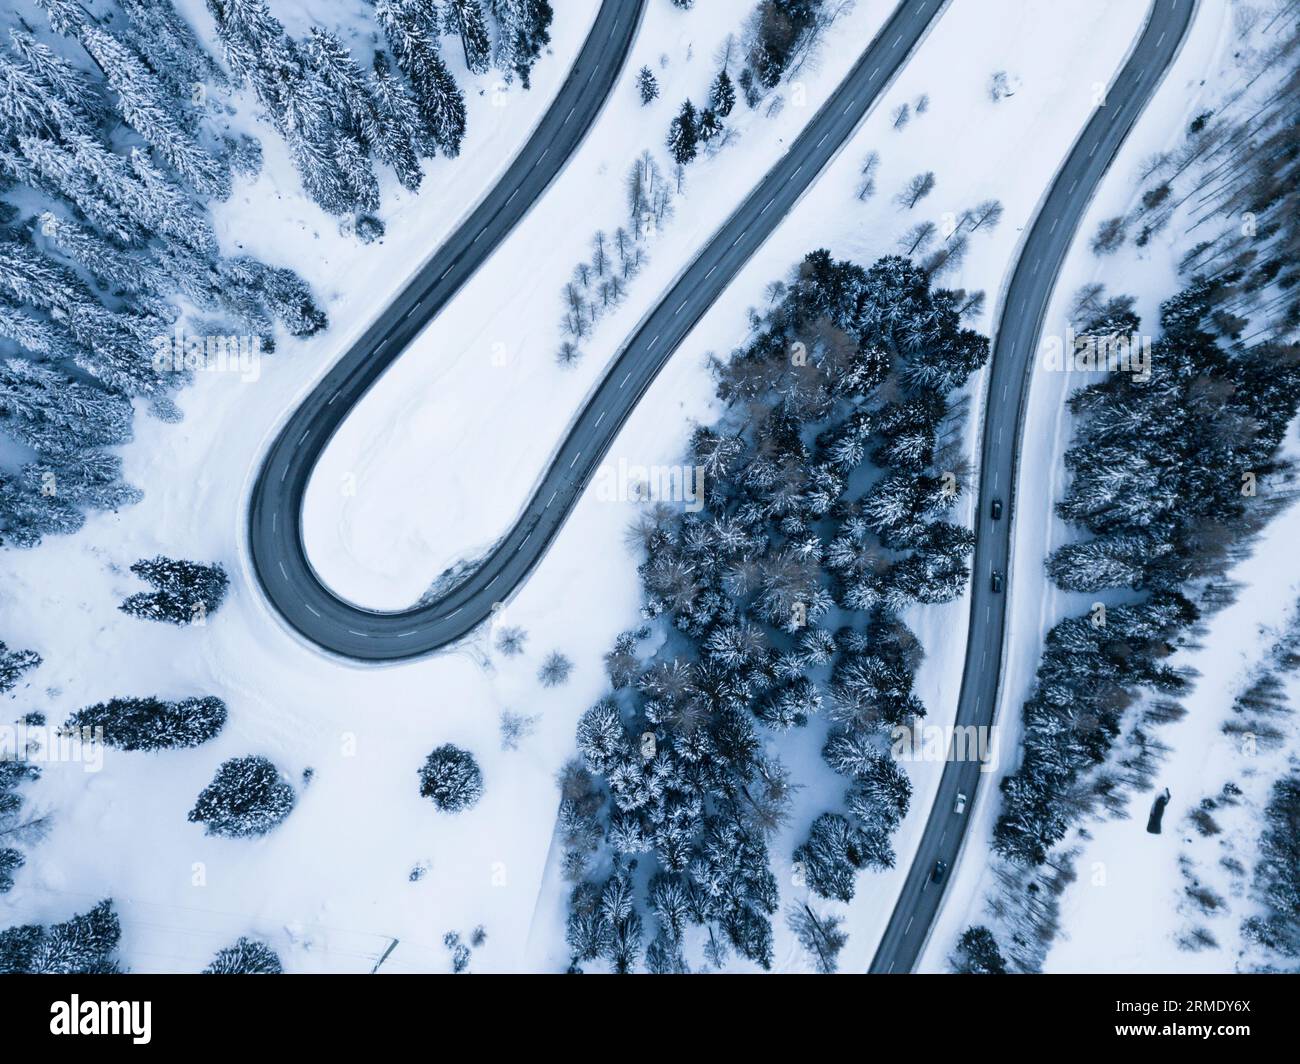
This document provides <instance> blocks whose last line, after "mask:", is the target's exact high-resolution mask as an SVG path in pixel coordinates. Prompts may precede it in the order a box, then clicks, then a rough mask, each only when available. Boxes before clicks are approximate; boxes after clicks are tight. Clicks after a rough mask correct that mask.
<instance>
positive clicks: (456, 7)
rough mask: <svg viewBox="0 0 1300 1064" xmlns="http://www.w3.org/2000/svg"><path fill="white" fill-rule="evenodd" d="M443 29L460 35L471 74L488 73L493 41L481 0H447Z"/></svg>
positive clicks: (444, 7)
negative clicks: (489, 33) (489, 34)
mask: <svg viewBox="0 0 1300 1064" xmlns="http://www.w3.org/2000/svg"><path fill="white" fill-rule="evenodd" d="M442 18H443V31H444V32H445V33H454V34H457V35H458V36H459V37H460V43H461V47H462V49H463V51H464V53H465V67H466V68H467V69H468V70H469V72H470V73H471V74H486V73H487V70H488V64H489V62H490V61H491V52H492V41H491V39H490V38H489V36H488V28H487V20H486V18H484V16H483V6H482V4H480V3H479V0H445V3H444V5H443V9H442Z"/></svg>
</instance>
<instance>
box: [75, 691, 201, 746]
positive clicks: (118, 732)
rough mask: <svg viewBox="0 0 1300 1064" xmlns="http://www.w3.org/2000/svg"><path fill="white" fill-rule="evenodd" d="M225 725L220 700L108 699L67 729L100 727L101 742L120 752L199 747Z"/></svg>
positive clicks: (80, 713) (79, 712)
mask: <svg viewBox="0 0 1300 1064" xmlns="http://www.w3.org/2000/svg"><path fill="white" fill-rule="evenodd" d="M225 723H226V704H225V703H224V702H223V701H222V700H221V699H219V698H213V697H207V698H185V699H182V700H181V701H179V702H164V701H163V700H162V699H160V698H153V697H145V698H111V699H109V700H108V701H107V702H98V703H96V704H95V705H93V706H87V707H86V708H85V709H79V710H77V712H75V713H73V714H72V716H70V717H69V718H68V720H67V722H66V724H65V727H68V728H90V729H95V728H102V729H103V736H104V740H103V741H104V742H105V743H107V744H108V745H109V746H115V747H117V748H118V749H120V750H170V749H184V748H187V747H192V746H199V745H201V744H203V743H206V742H207V741H208V740H209V739H211V738H213V737H214V736H215V735H216V734H217V733H218V732H220V731H221V729H222V728H223V727H224V726H225Z"/></svg>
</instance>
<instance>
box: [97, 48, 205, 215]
mask: <svg viewBox="0 0 1300 1064" xmlns="http://www.w3.org/2000/svg"><path fill="white" fill-rule="evenodd" d="M80 40H81V44H82V47H84V48H85V49H86V51H87V52H88V53H89V54H90V56H91V58H92V59H94V60H95V63H96V65H98V67H99V68H100V70H101V71H103V74H104V78H105V80H106V81H107V82H108V85H109V87H110V88H111V89H112V90H113V92H114V94H115V95H116V97H117V99H116V107H117V110H118V112H119V113H120V114H121V115H122V117H123V118H124V119H125V120H126V123H127V124H128V125H129V126H130V127H131V128H132V129H134V130H135V131H136V132H137V133H139V134H140V136H141V137H143V138H144V141H145V143H146V144H148V145H149V146H150V147H151V148H153V150H154V151H156V152H157V153H158V155H160V156H161V157H162V158H163V159H165V160H166V161H167V164H168V165H169V166H170V167H171V168H172V169H173V170H174V171H175V172H176V173H177V174H178V175H179V176H180V178H181V180H182V181H184V182H185V183H186V184H187V185H189V186H190V187H191V188H193V189H194V190H195V191H197V192H199V193H201V194H202V195H205V196H211V197H213V198H215V199H220V200H224V199H227V198H229V196H230V168H229V165H228V164H227V163H225V162H224V161H223V160H221V159H219V158H217V157H216V156H213V155H211V154H210V153H209V152H207V151H206V150H205V149H204V148H203V147H202V146H201V145H200V144H199V143H198V141H197V140H196V139H195V138H194V136H193V134H192V133H191V132H190V131H189V130H188V129H186V127H185V124H184V120H180V119H178V118H177V117H176V114H175V113H174V112H175V110H176V108H177V102H176V99H175V97H174V96H172V95H171V94H170V93H169V92H168V91H167V89H166V87H165V86H164V84H163V83H162V82H161V81H160V80H159V79H158V77H157V76H156V75H155V74H154V73H153V72H152V71H151V70H150V69H149V68H148V67H147V66H146V65H145V64H144V62H143V61H142V60H141V59H140V57H139V56H138V55H137V54H136V53H135V52H134V51H133V50H132V49H131V47H130V46H129V45H127V44H125V43H123V42H122V41H120V40H118V39H117V38H116V37H115V36H113V34H111V33H109V32H108V31H106V30H104V29H102V28H101V27H99V26H95V25H92V24H86V25H85V26H84V27H83V28H82V30H81V33H80Z"/></svg>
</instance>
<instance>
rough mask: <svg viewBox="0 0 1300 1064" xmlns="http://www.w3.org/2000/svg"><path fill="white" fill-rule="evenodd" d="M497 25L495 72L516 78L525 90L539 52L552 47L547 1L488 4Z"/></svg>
mask: <svg viewBox="0 0 1300 1064" xmlns="http://www.w3.org/2000/svg"><path fill="white" fill-rule="evenodd" d="M489 4H490V6H491V11H492V17H493V18H494V19H495V20H496V23H497V49H496V64H497V68H498V69H499V70H501V71H502V72H503V73H505V74H506V75H515V76H518V78H519V82H520V84H521V85H523V87H524V88H525V89H527V88H528V87H529V77H530V75H531V73H532V69H533V66H534V65H535V64H536V62H537V59H538V57H539V56H540V55H541V54H542V49H543V48H545V47H546V46H547V45H548V44H550V43H551V20H552V19H553V18H554V17H555V13H554V11H552V9H551V5H550V3H549V0H489Z"/></svg>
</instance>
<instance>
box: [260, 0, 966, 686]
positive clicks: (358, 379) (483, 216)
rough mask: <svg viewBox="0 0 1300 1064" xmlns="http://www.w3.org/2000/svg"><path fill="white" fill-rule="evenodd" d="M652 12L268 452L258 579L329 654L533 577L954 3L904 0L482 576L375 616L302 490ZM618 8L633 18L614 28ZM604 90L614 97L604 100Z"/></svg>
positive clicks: (647, 323)
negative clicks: (715, 314)
mask: <svg viewBox="0 0 1300 1064" xmlns="http://www.w3.org/2000/svg"><path fill="white" fill-rule="evenodd" d="M640 7H641V3H640V2H638V4H637V8H636V11H635V12H629V10H628V2H627V0H622V2H621V0H606V2H605V4H604V5H603V7H602V9H601V12H600V14H599V15H598V17H597V22H596V26H595V28H593V30H592V32H591V36H590V37H589V38H588V41H587V44H586V45H585V46H584V48H583V51H582V54H581V55H580V56H579V59H578V62H577V63H576V64H575V66H574V69H573V72H572V73H571V74H570V75H569V80H568V81H567V82H566V83H565V86H564V88H563V89H562V90H561V93H560V97H559V99H558V101H557V104H556V105H555V106H554V107H552V109H551V111H550V112H548V114H547V117H546V118H545V119H544V120H543V123H542V125H541V126H540V127H539V128H538V131H537V133H535V134H534V136H533V138H532V140H530V141H529V144H528V145H527V146H526V147H525V148H524V150H523V152H521V154H520V157H519V159H518V160H517V161H516V162H515V164H514V165H513V166H512V167H511V169H510V171H509V173H508V174H507V175H506V177H505V178H504V179H503V180H502V181H501V183H500V184H499V185H498V186H497V187H496V188H495V189H494V190H493V192H492V194H491V195H490V196H488V197H487V199H486V200H485V201H484V203H483V204H482V205H481V206H480V207H479V208H478V209H477V210H476V211H475V212H474V214H473V215H471V216H470V219H469V220H468V221H467V222H466V223H465V224H464V225H463V226H462V227H461V228H460V229H459V230H458V231H457V232H456V234H455V235H454V236H453V237H452V238H451V239H450V240H449V241H448V242H447V245H446V246H445V247H444V248H443V249H442V250H440V251H439V252H438V254H437V256H435V258H434V259H433V261H431V262H430V264H429V265H428V266H427V267H425V268H424V270H422V271H421V274H420V277H419V279H417V281H416V282H415V283H414V284H412V285H411V286H410V287H409V288H408V289H407V290H406V291H404V292H403V293H402V294H401V295H400V296H399V297H398V298H397V299H396V300H395V301H394V303H393V305H392V306H390V307H389V308H388V309H387V310H386V311H385V312H384V314H383V315H382V316H381V317H380V319H379V320H378V321H377V322H376V323H375V325H374V326H372V327H371V329H370V330H369V331H368V332H367V333H366V335H365V336H363V337H362V338H361V340H360V341H358V343H357V344H356V345H355V346H354V347H353V348H352V350H350V351H349V352H348V353H347V354H346V355H345V356H344V357H343V359H342V360H341V361H340V362H339V364H338V365H337V366H335V367H334V369H332V370H331V371H330V372H329V374H328V375H327V376H326V377H325V378H324V379H323V380H322V382H321V383H320V385H319V386H318V387H317V388H316V389H315V390H314V391H313V392H312V393H311V395H310V396H309V397H308V398H307V400H306V401H305V402H304V403H303V404H302V406H300V407H299V408H298V409H297V410H296V411H295V412H294V413H293V415H292V416H291V417H290V418H289V420H288V422H287V423H286V425H285V426H284V428H283V429H282V430H281V432H280V434H279V435H278V436H277V438H276V440H275V442H274V443H272V445H271V447H270V450H269V451H268V452H267V455H266V458H265V460H264V462H263V465H262V467H261V470H260V471H259V473H258V476H257V479H256V481H255V483H254V485H253V490H252V497H251V499H250V502H249V531H248V534H249V553H250V560H251V562H252V566H253V570H254V573H255V574H256V576H257V578H258V580H259V582H260V583H261V585H262V589H263V591H264V592H265V594H266V596H267V598H268V599H269V600H270V602H271V603H272V605H273V606H274V608H275V609H276V610H277V611H278V612H279V613H280V615H281V617H282V618H283V619H284V620H285V621H286V622H287V623H288V625H289V626H290V627H292V628H293V629H294V630H295V631H297V632H298V633H299V634H300V635H301V636H303V637H304V638H306V639H307V640H309V641H310V642H312V643H315V644H316V645H317V646H319V647H321V648H323V649H325V650H327V651H330V652H332V653H334V654H338V655H340V656H343V657H347V658H352V659H356V660H361V661H370V662H390V661H399V660H402V659H405V658H413V657H418V656H420V655H422V654H427V653H429V652H430V651H433V650H436V649H438V648H439V647H443V646H446V645H447V644H449V643H452V642H455V641H456V640H458V639H460V638H462V637H463V636H464V635H466V634H467V633H468V632H470V631H471V630H472V629H473V628H475V627H476V626H477V625H479V624H480V623H482V621H483V620H484V619H485V618H487V617H488V616H489V615H490V614H491V612H492V607H493V606H494V605H495V604H496V603H498V602H500V601H502V600H504V599H505V598H506V597H507V596H508V595H509V594H510V593H511V592H512V591H513V590H514V589H515V588H516V587H518V586H519V585H520V584H521V583H522V582H523V580H524V579H525V577H527V575H528V574H529V572H530V571H531V570H532V569H533V567H534V566H535V565H536V564H537V563H538V561H540V559H541V558H542V556H543V554H544V553H545V552H546V549H547V547H548V546H549V545H550V544H551V542H552V541H553V540H554V538H555V536H556V534H557V533H558V532H559V530H560V528H561V527H562V526H563V524H564V522H565V519H566V518H567V517H568V515H569V513H570V511H571V510H572V508H573V506H574V505H575V503H576V502H577V500H578V498H579V497H580V496H581V494H582V491H583V488H584V487H585V486H586V484H587V483H588V481H589V480H590V479H591V477H592V476H593V475H594V474H595V472H596V470H597V468H598V467H599V464H600V461H601V459H602V458H603V457H604V455H605V453H606V452H607V451H608V449H609V446H610V444H611V443H612V442H613V440H614V438H615V436H616V435H617V434H618V431H619V429H620V428H621V427H622V426H623V424H624V422H626V420H627V418H628V416H629V415H630V414H631V413H632V410H633V409H634V408H635V407H636V404H637V402H638V401H639V400H640V398H641V396H642V395H644V394H645V392H646V389H648V388H649V387H650V384H651V383H652V382H653V381H654V379H655V377H656V375H657V374H658V373H659V371H660V370H661V369H662V368H663V366H664V365H665V363H666V362H667V361H668V359H669V357H670V356H671V355H672V353H673V351H674V350H675V349H676V348H677V346H678V345H679V344H680V343H681V342H682V341H683V340H684V339H685V338H686V336H687V334H688V333H689V332H690V331H691V329H692V328H693V327H694V326H695V324H696V322H698V321H699V320H700V318H701V317H702V316H703V315H704V313H705V311H707V310H708V308H709V307H710V306H711V305H712V303H713V301H714V300H715V299H716V298H717V296H718V295H719V294H720V293H721V292H722V291H723V289H724V288H725V287H726V286H727V284H728V283H730V281H731V280H732V278H733V277H735V275H736V273H737V272H738V271H739V270H740V268H741V267H742V266H743V265H744V264H745V263H746V262H747V261H748V260H749V258H750V256H752V255H753V254H754V252H755V251H757V250H758V248H759V247H760V246H761V245H762V243H763V241H764V240H765V239H766V238H767V236H768V235H769V234H770V233H771V231H772V230H773V229H774V228H775V227H776V225H777V224H778V223H779V222H780V221H781V219H782V218H783V217H784V216H785V215H786V213H787V212H788V211H789V209H790V208H791V207H792V206H793V205H794V203H795V201H796V200H797V199H798V198H799V196H800V195H801V194H802V193H803V192H804V190H805V189H806V188H807V187H808V185H809V184H810V183H811V182H812V180H813V178H814V177H815V176H816V175H817V173H818V172H819V171H820V170H821V169H822V167H823V166H824V165H825V164H826V163H827V162H828V161H829V160H830V159H831V158H832V157H833V156H834V154H835V152H836V151H837V150H838V149H839V147H840V145H841V144H842V143H843V142H844V141H845V140H846V139H847V138H848V137H849V136H850V135H851V134H852V133H853V131H854V129H855V128H856V127H857V125H858V123H859V122H860V121H861V120H862V118H863V117H864V116H865V115H866V113H867V112H868V111H869V110H870V109H871V107H872V105H873V104H874V103H875V101H876V99H877V98H878V97H879V95H880V93H881V92H882V90H884V89H885V87H886V86H887V85H888V84H889V82H890V81H891V80H892V78H893V76H894V74H895V73H896V72H897V71H898V70H899V69H900V68H901V67H902V65H903V63H904V62H905V60H906V58H907V56H908V55H909V54H910V53H911V51H912V49H913V48H914V47H915V45H916V44H917V42H919V41H920V39H921V38H922V37H923V36H924V34H925V31H926V30H927V28H928V27H929V25H930V23H931V21H932V20H933V19H934V18H935V17H936V16H937V15H938V14H939V12H940V11H941V10H942V8H943V2H942V0H902V2H901V3H900V4H899V5H898V7H897V8H896V9H895V10H894V12H893V13H892V14H891V15H890V16H889V18H888V20H887V21H886V22H885V24H884V26H883V27H882V28H881V30H880V31H879V32H878V33H877V35H876V37H875V38H874V39H873V40H872V41H871V43H870V44H869V45H868V47H867V49H866V51H864V52H863V54H862V56H861V57H860V58H859V59H858V61H857V63H856V64H855V65H854V67H853V69H852V70H851V71H850V72H849V74H848V76H847V77H846V78H845V79H844V80H843V81H842V82H841V83H840V85H839V86H838V87H837V88H836V90H835V92H834V94H833V95H832V96H831V97H830V98H829V99H828V100H827V101H826V103H825V104H824V105H823V106H822V107H821V109H820V110H819V111H818V112H817V114H816V115H815V116H814V117H813V118H812V120H811V121H810V122H809V123H808V125H807V126H806V127H805V129H804V131H803V132H802V133H801V134H800V135H799V137H798V138H796V139H795V141H794V142H793V143H792V144H791V146H790V149H789V151H788V152H787V154H786V155H784V156H783V157H782V158H781V160H780V161H779V162H778V163H777V164H776V165H775V166H774V167H773V168H772V169H771V170H769V171H768V173H767V174H766V175H765V176H764V178H763V179H762V181H761V182H760V183H759V184H758V186H757V187H756V188H755V189H754V190H753V191H752V192H751V193H750V194H749V196H748V198H747V199H745V201H744V202H743V203H742V204H741V205H740V207H738V208H737V209H736V211H735V212H734V213H733V214H732V215H731V217H730V218H729V219H728V220H727V222H726V223H725V224H724V225H723V226H722V228H721V229H720V230H719V231H718V233H717V234H716V235H715V236H714V237H713V238H712V239H711V240H710V242H709V243H708V245H706V246H705V248H704V250H703V251H701V252H700V254H699V255H698V257H697V258H696V259H695V260H694V261H693V262H692V263H691V265H690V266H689V267H688V268H687V269H686V270H685V271H684V272H683V274H682V275H681V277H680V278H679V279H678V280H677V281H676V282H675V283H674V285H673V286H672V287H671V288H670V289H669V290H668V294H667V295H666V296H665V297H664V298H663V300H662V301H661V302H660V303H659V304H658V306H656V307H655V309H654V310H653V311H652V312H651V313H650V314H649V315H648V316H647V317H646V319H645V320H644V321H643V323H642V324H641V325H640V326H639V327H638V329H637V331H636V332H635V333H634V334H633V336H632V338H631V339H630V340H629V341H628V342H627V344H626V345H625V346H624V347H623V349H622V350H621V351H620V352H619V353H618V355H617V356H616V357H615V359H614V361H613V363H612V365H611V367H610V369H609V370H608V371H607V372H606V374H605V376H604V378H603V379H602V380H601V382H600V383H599V385H598V386H597V387H596V388H595V390H594V391H593V393H592V395H591V397H590V398H589V400H588V402H587V404H586V406H585V407H584V408H583V409H582V411H581V412H580V413H579V414H578V416H577V418H576V420H575V421H574V423H573V425H572V426H571V428H570V430H569V434H568V436H567V437H566V438H565V440H564V442H563V443H562V444H561V446H560V448H559V450H558V451H557V452H556V454H555V457H554V459H553V461H552V463H551V466H550V468H549V469H548V470H547V472H546V474H545V475H544V476H543V478H542V480H541V483H540V485H539V486H538V487H537V489H536V490H535V491H534V494H533V496H532V498H531V499H530V500H529V501H528V503H527V505H526V506H525V508H524V510H523V512H522V513H521V514H520V516H519V518H518V519H517V521H516V523H515V524H514V526H513V527H512V528H511V529H510V530H509V532H507V533H506V535H505V537H504V538H503V539H502V540H500V542H498V543H497V545H496V546H495V547H494V548H493V549H492V551H491V553H490V554H489V555H488V556H487V557H486V558H485V559H484V560H483V561H482V562H481V564H480V565H479V566H478V567H477V568H476V569H475V570H474V571H473V572H472V573H471V574H469V575H468V576H467V577H466V578H465V579H464V580H463V581H462V582H461V583H459V584H458V585H457V586H456V587H455V588H453V589H452V590H450V591H449V592H447V593H446V594H445V595H442V596H440V597H439V598H437V599H435V600H434V601H432V602H427V603H423V604H421V605H419V606H416V607H414V608H411V609H408V610H402V611H394V612H388V611H379V610H369V609H365V608H363V607H360V606H357V605H355V604H353V603H349V602H346V601H344V600H343V599H340V598H339V597H338V596H336V595H334V594H333V593H332V592H331V591H330V590H329V588H327V587H326V586H325V585H324V584H323V583H322V582H321V580H320V579H319V578H318V577H317V575H316V574H315V573H314V572H313V570H312V568H311V565H310V563H309V562H308V560H307V556H306V551H305V549H304V546H303V536H302V524H301V522H302V503H303V496H304V494H305V492H306V488H307V483H308V480H309V479H310V477H311V473H312V469H313V468H314V467H315V465H316V461H317V459H318V457H319V456H320V454H321V452H322V451H323V450H324V448H325V445H326V444H327V443H328V442H329V439H330V437H331V436H332V435H333V433H334V431H335V430H336V429H337V427H338V425H339V424H340V423H341V422H342V420H343V419H344V418H345V417H346V416H347V414H348V412H349V411H350V410H351V409H352V407H353V406H354V405H355V404H356V403H357V402H358V401H359V400H360V398H361V397H362V395H364V394H365V392H366V391H367V390H368V389H369V388H370V386H371V385H372V384H373V383H374V382H375V380H376V379H377V378H378V377H379V375H380V374H381V373H382V372H383V371H384V369H385V368H387V366H388V365H390V364H391V363H392V361H393V360H394V359H395V358H396V357H397V356H398V355H399V354H400V353H401V351H402V349H403V348H404V347H405V346H406V345H407V344H408V343H409V342H410V341H411V340H412V339H413V338H414V337H415V335H416V334H417V333H418V332H419V331H420V330H421V329H422V328H423V327H424V326H425V324H426V323H427V322H428V321H429V320H430V318H432V317H433V316H434V315H435V314H436V313H437V311H438V309H439V308H441V307H442V306H443V305H445V304H446V302H447V301H448V299H450V298H451V296H452V295H453V294H454V293H455V292H456V290H457V289H458V288H459V287H460V286H461V285H462V284H463V283H464V282H465V280H466V279H467V278H468V277H469V276H470V275H471V274H472V273H473V272H474V270H475V269H476V268H477V267H478V265H479V264H480V263H481V262H482V261H483V260H484V258H485V257H486V256H487V254H489V253H490V252H491V250H492V249H493V248H494V247H495V246H496V244H498V243H499V242H500V240H501V238H502V237H503V236H504V235H505V233H506V232H508V230H509V228H510V227H511V226H512V225H513V224H514V222H516V221H517V220H518V218H519V217H520V216H521V215H522V214H523V212H524V211H525V210H526V209H527V205H528V204H530V203H532V202H533V200H534V199H536V198H537V196H538V195H540V193H541V192H542V190H543V189H544V188H545V186H546V184H547V183H548V182H549V181H550V179H551V177H552V176H554V173H555V171H556V170H557V169H558V167H559V166H560V164H561V163H562V161H563V160H564V159H565V158H567V157H568V154H569V152H571V151H572V150H573V148H574V147H575V146H576V144H577V142H578V141H579V140H581V138H582V132H583V131H585V129H586V127H587V125H589V124H590V121H591V119H592V118H594V116H595V113H596V111H598V110H599V101H597V102H595V103H592V102H591V101H589V100H584V99H583V93H585V92H586V88H585V87H586V85H587V84H589V83H590V82H591V81H592V79H593V78H596V77H600V81H599V82H598V84H599V85H601V86H604V87H605V89H606V91H608V87H609V84H610V83H611V82H612V80H613V79H614V77H615V76H616V74H617V69H618V66H619V65H620V64H621V62H622V56H623V55H625V54H626V50H627V46H628V44H629V43H630V32H631V31H630V27H629V26H628V25H627V21H631V22H635V21H636V18H637V16H638V15H639V12H640ZM620 8H621V9H622V18H623V19H624V20H625V21H624V22H622V23H619V24H616V19H617V17H618V16H617V15H616V14H615V11H616V9H620ZM620 29H621V30H622V34H620V33H619V30H620ZM623 34H626V35H627V39H626V40H624V39H622V36H623ZM606 41H607V42H608V43H607V44H606V43H602V42H606ZM575 86H576V95H575V92H574V87H575ZM594 95H595V96H598V97H599V98H600V100H603V98H604V93H595V94H594ZM570 105H571V106H572V107H573V108H574V109H575V110H578V111H579V112H582V113H585V121H583V122H581V123H579V122H574V124H573V126H574V128H573V129H571V130H570V129H568V128H567V127H566V123H567V122H568V121H569V117H566V110H567V108H568V106H570ZM568 116H570V117H573V116H574V111H568ZM543 149H549V151H550V153H551V156H550V157H551V164H552V165H551V166H549V167H548V168H547V169H546V171H545V172H543V171H542V169H541V160H542V158H543V157H545V156H546V154H547V152H546V151H545V150H543ZM534 167H536V168H537V176H536V178H535V179H534V177H533V168H534ZM417 311H419V313H417Z"/></svg>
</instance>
